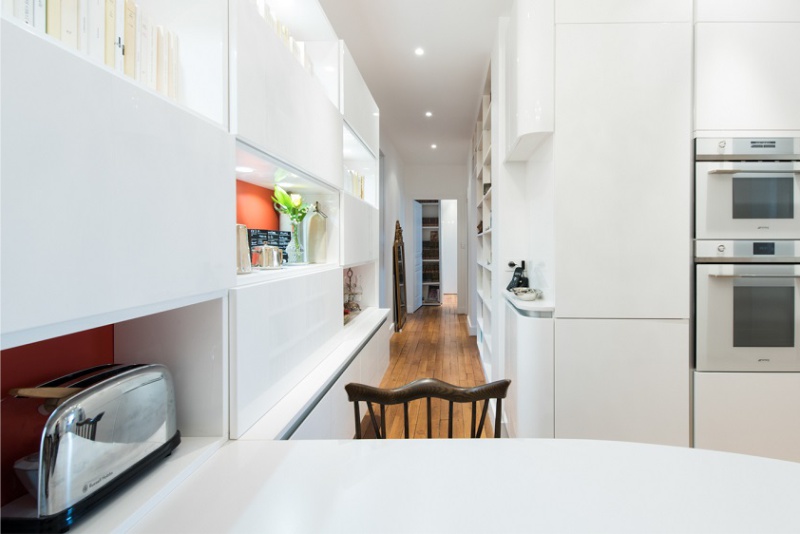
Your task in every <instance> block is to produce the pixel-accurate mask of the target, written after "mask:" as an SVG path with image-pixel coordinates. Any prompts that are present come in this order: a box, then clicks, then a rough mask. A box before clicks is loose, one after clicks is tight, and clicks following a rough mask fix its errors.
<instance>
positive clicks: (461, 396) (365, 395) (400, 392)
mask: <svg viewBox="0 0 800 534" xmlns="http://www.w3.org/2000/svg"><path fill="white" fill-rule="evenodd" d="M510 384H511V380H498V381H496V382H491V383H489V384H483V385H481V386H475V387H471V388H462V387H458V386H454V385H452V384H448V383H447V382H442V381H441V380H437V379H435V378H421V379H419V380H415V381H414V382H411V383H409V384H406V385H404V386H400V387H398V388H394V389H383V388H376V387H372V386H367V385H365V384H356V383H350V384H347V385H346V386H345V387H344V389H345V391H347V397H348V399H349V400H350V402H352V403H353V406H354V410H355V416H356V439H361V414H360V413H359V408H358V403H359V402H360V401H363V402H366V403H367V409H368V410H369V416H370V421H371V422H372V429H373V430H374V431H375V436H376V437H377V438H379V439H385V438H386V411H385V410H386V406H391V405H394V404H403V420H404V423H405V425H404V426H405V437H406V438H408V437H409V436H408V434H409V432H408V403H409V402H411V401H414V400H417V399H427V404H428V438H431V437H432V432H431V399H432V398H435V399H443V400H446V401H448V402H449V403H450V419H449V422H448V426H447V437H448V438H452V437H453V403H455V402H462V403H465V402H471V403H472V427H471V430H470V437H471V438H479V437H480V436H481V432H482V431H483V421H484V419H485V418H486V412H487V410H488V407H489V400H490V399H496V406H495V423H494V437H496V438H499V437H500V422H501V421H500V420H501V416H502V406H503V399H504V398H506V393H507V392H508V386H509V385H510ZM479 401H483V411H482V412H481V417H480V424H479V425H478V427H477V431H476V427H475V424H476V408H477V403H478V402H479ZM373 403H375V404H379V405H380V407H381V418H380V425H378V422H377V421H376V418H375V411H374V410H373V408H372V404H373Z"/></svg>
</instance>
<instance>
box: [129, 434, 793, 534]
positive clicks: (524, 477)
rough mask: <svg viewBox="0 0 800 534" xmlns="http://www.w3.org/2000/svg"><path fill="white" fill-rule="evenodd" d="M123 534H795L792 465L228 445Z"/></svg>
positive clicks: (546, 450)
mask: <svg viewBox="0 0 800 534" xmlns="http://www.w3.org/2000/svg"><path fill="white" fill-rule="evenodd" d="M132 531H133V532H147V533H155V532H169V533H179V532H187V533H189V532H191V533H201V532H214V533H218V532H248V533H249V532H280V533H290V532H314V533H318V532H350V533H354V532H381V533H382V532H403V533H406V532H459V533H464V532H480V533H483V534H487V533H495V532H614V533H618V532H637V533H645V532H681V533H684V532H725V533H732V532H759V533H776V532H800V464H797V463H791V462H783V461H779V460H771V459H766V458H758V457H752V456H744V455H738V454H731V453H722V452H713V451H703V450H697V449H688V448H679V447H666V446H658V445H642V444H633V443H620V442H609V441H582V440H515V439H499V440H492V439H482V440H409V441H406V440H389V441H380V442H379V441H375V440H364V441H296V442H295V441H238V442H237V441H232V442H229V443H227V444H226V445H224V446H223V447H222V448H221V449H220V450H219V451H217V452H216V453H215V454H214V455H213V456H212V457H211V458H210V459H209V460H208V461H206V462H205V463H204V464H203V465H202V466H201V467H200V468H199V469H198V470H197V471H195V472H194V473H193V474H192V475H191V476H190V477H189V478H187V479H186V480H185V481H184V482H183V483H182V484H181V485H180V486H178V487H177V488H176V489H175V490H174V491H173V492H172V493H171V494H170V495H168V496H167V497H166V498H165V499H164V500H163V501H161V503H160V504H158V505H157V506H156V507H155V508H154V509H152V510H151V511H150V512H149V513H147V514H146V515H145V516H144V517H143V518H142V519H141V520H140V521H139V522H138V523H136V524H134V525H133V528H132Z"/></svg>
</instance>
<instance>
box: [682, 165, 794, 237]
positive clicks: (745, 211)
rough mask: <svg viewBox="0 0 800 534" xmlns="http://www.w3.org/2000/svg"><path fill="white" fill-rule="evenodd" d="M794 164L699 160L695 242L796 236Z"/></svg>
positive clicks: (697, 166) (696, 181)
mask: <svg viewBox="0 0 800 534" xmlns="http://www.w3.org/2000/svg"><path fill="white" fill-rule="evenodd" d="M799 165H800V164H798V162H737V161H728V162H698V163H697V165H696V167H695V175H696V176H695V187H696V191H695V202H696V233H697V238H698V239H797V238H800V205H798V203H800V185H798V181H799V180H800V166H799Z"/></svg>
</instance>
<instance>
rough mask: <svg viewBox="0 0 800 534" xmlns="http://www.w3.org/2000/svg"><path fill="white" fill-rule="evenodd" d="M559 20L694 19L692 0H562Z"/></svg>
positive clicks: (661, 20) (558, 2)
mask: <svg viewBox="0 0 800 534" xmlns="http://www.w3.org/2000/svg"><path fill="white" fill-rule="evenodd" d="M555 4H556V24H587V23H601V24H603V23H604V24H613V23H618V22H691V21H692V7H693V2H692V0H558V1H556V2H555Z"/></svg>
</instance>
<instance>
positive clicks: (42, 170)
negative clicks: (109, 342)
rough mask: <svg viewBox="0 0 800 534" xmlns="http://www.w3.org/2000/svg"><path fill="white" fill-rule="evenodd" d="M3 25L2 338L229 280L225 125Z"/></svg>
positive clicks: (92, 320)
mask: <svg viewBox="0 0 800 534" xmlns="http://www.w3.org/2000/svg"><path fill="white" fill-rule="evenodd" d="M2 26H3V29H2V65H3V77H2V109H3V113H2V137H3V143H2V158H1V159H2V177H3V179H2V210H1V211H2V272H3V277H2V294H3V298H2V316H3V334H4V335H5V334H8V333H9V332H20V331H30V330H31V329H38V328H40V327H47V328H49V327H51V326H52V325H64V324H66V323H69V322H70V321H76V320H81V321H86V322H84V323H82V325H83V328H81V329H85V328H89V327H92V326H99V325H101V324H108V320H107V319H106V318H104V317H103V316H104V315H105V314H110V313H123V312H126V311H129V310H134V309H136V308H141V307H144V306H150V305H153V304H154V303H169V302H175V301H181V300H182V299H191V298H194V299H196V298H198V297H199V296H202V295H206V294H209V293H213V292H218V291H224V290H226V289H227V288H228V287H230V286H231V285H233V283H234V282H235V277H236V275H235V263H234V262H235V259H234V258H235V240H234V239H233V227H234V225H235V222H236V220H235V213H234V210H235V205H236V204H235V184H234V180H233V177H232V175H231V173H232V169H233V166H234V148H233V138H232V137H231V135H230V134H229V133H227V132H226V131H225V130H223V129H222V128H220V127H219V126H216V125H213V124H211V123H210V122H209V121H208V120H206V119H204V118H201V117H199V116H197V115H195V114H194V113H191V112H188V111H186V110H184V109H181V108H179V107H177V106H176V105H174V104H173V103H171V102H169V101H167V100H166V99H164V98H162V97H161V96H157V95H155V94H153V93H152V92H149V91H147V90H144V89H142V88H140V87H138V86H136V85H134V84H133V83H131V82H129V81H128V80H125V79H123V78H121V77H119V76H118V75H117V74H115V73H112V72H110V71H108V70H107V69H105V68H102V67H99V66H97V65H96V64H94V63H92V62H90V61H88V60H87V59H85V58H83V57H80V56H78V55H76V54H74V53H72V52H71V51H69V50H66V49H65V48H63V47H60V46H55V45H54V44H53V43H51V42H49V41H48V40H47V39H44V38H42V37H41V36H38V35H35V34H33V33H31V32H28V31H26V30H25V29H22V28H20V27H18V26H16V25H15V24H12V23H9V22H7V21H5V20H3V22H2ZM186 232H191V234H192V235H193V236H198V238H197V239H192V240H189V241H187V240H186V239H185V237H182V236H185V235H186ZM131 315H133V316H135V314H131ZM131 315H129V317H130V316H131ZM126 318H127V317H126ZM104 320H105V321H106V322H103V321H104ZM66 330H67V331H62V332H60V333H61V334H63V333H67V332H68V331H69V329H68V328H67V329H66ZM55 335H58V334H55ZM45 337H51V336H49V335H48V336H45ZM6 339H7V338H6ZM36 339H37V336H32V338H31V339H29V340H28V341H35V340H36ZM38 339H43V337H38Z"/></svg>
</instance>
